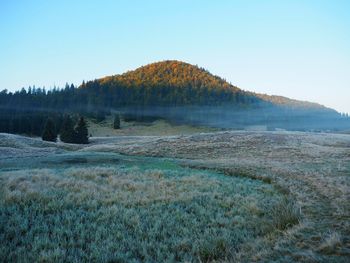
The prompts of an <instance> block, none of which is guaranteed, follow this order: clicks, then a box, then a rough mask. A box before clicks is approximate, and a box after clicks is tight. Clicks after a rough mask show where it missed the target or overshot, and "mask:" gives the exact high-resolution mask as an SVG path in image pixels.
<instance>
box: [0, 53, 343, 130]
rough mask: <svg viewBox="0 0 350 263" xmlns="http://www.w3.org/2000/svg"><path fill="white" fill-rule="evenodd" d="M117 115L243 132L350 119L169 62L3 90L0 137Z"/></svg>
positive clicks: (334, 126) (319, 126)
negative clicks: (66, 118) (76, 81)
mask: <svg viewBox="0 0 350 263" xmlns="http://www.w3.org/2000/svg"><path fill="white" fill-rule="evenodd" d="M111 112H118V113H119V114H121V115H122V117H123V119H124V120H132V121H145V120H148V121H149V120H157V119H165V120H167V121H169V122H170V123H172V124H174V123H175V124H181V125H182V124H186V125H187V124H190V125H201V126H210V127H215V128H235V129H245V128H246V127H247V126H256V125H258V126H259V127H265V128H266V129H270V128H271V129H275V128H282V129H288V130H323V131H324V130H349V129H350V120H349V118H347V117H345V116H341V115H340V114H339V113H338V112H336V111H335V110H332V109H329V108H326V107H324V106H321V105H319V104H316V103H310V102H303V101H298V100H292V99H289V98H286V97H281V96H269V95H265V94H257V93H253V92H249V91H245V90H242V89H240V88H238V87H236V86H234V85H232V84H230V83H228V82H227V81H226V80H224V79H222V78H220V77H218V76H215V75H213V74H211V73H210V72H208V71H207V70H205V69H203V68H200V67H198V66H194V65H191V64H188V63H185V62H181V61H175V60H167V61H162V62H156V63H152V64H149V65H146V66H143V67H140V68H137V69H136V70H132V71H128V72H126V73H124V74H119V75H114V76H107V77H104V78H100V79H95V80H92V81H88V82H86V83H85V82H83V83H82V85H80V87H78V88H77V87H75V86H74V85H68V84H67V85H66V87H65V88H64V89H52V90H49V91H46V90H45V89H44V88H35V87H33V88H31V87H29V88H28V90H25V89H24V88H23V89H22V90H21V91H17V92H15V93H11V92H10V93H8V92H7V90H4V91H2V92H0V132H9V133H23V134H31V135H41V132H42V128H43V125H44V124H45V121H46V119H47V117H48V116H50V118H52V119H54V120H55V123H56V127H57V130H59V127H60V126H61V123H62V119H63V115H64V114H66V113H69V114H71V115H76V116H77V115H85V116H87V117H90V118H95V119H97V120H103V119H104V118H105V116H106V115H109V114H110V113H111Z"/></svg>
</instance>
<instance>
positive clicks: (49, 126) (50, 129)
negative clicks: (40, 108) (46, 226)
mask: <svg viewBox="0 0 350 263" xmlns="http://www.w3.org/2000/svg"><path fill="white" fill-rule="evenodd" d="M41 138H42V139H43V140H44V141H49V142H56V141H57V133H56V127H55V123H54V122H53V120H52V119H50V118H48V119H47V121H46V123H45V127H44V131H43V134H42V136H41Z"/></svg>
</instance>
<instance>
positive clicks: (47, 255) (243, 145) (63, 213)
mask: <svg viewBox="0 0 350 263" xmlns="http://www.w3.org/2000/svg"><path fill="white" fill-rule="evenodd" d="M157 125H160V124H157ZM161 125H163V124H161ZM146 129H147V128H146ZM148 129H152V127H150V128H148ZM194 129H195V128H194ZM105 131H106V132H107V133H106V134H102V133H99V134H98V135H100V136H101V135H110V136H109V137H92V138H91V139H90V141H91V143H90V144H88V145H72V144H63V143H56V144H55V143H48V142H42V141H41V140H40V139H37V138H28V137H23V136H17V135H9V134H0V187H1V190H0V196H1V199H0V221H1V224H0V246H1V249H0V261H2V262H13V261H15V262H16V261H17V262H19V261H20V262H33V261H39V262H78V261H93V262H140V261H142V262H166V261H167V262H174V261H180V262H184V261H187V262H212V261H216V262H232V261H235V262H237V261H238V262H252V261H259V262H260V261H278V262H281V261H282V262H296V261H303V262H348V261H349V258H350V202H349V200H350V135H341V134H322V133H299V132H250V131H249V132H248V131H246V132H243V131H221V132H220V131H215V132H211V131H210V130H209V131H208V130H207V132H206V133H204V132H203V133H201V132H202V131H206V130H200V131H198V130H191V129H190V130H187V132H178V130H176V129H173V128H172V130H171V133H170V134H167V135H164V134H158V135H157V134H155V133H154V131H153V130H151V131H150V134H148V135H152V134H153V136H140V135H139V134H138V133H137V132H135V134H129V135H132V136H125V135H127V133H126V134H119V135H114V134H112V135H113V136H112V135H111V134H108V131H107V130H105ZM99 132H101V130H99ZM120 133H123V130H122V131H120ZM176 133H177V134H181V135H175V134H176ZM93 135H94V134H93ZM95 135H96V134H95Z"/></svg>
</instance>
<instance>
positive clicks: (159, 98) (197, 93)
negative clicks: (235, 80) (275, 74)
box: [83, 60, 330, 110]
mask: <svg viewBox="0 0 350 263" xmlns="http://www.w3.org/2000/svg"><path fill="white" fill-rule="evenodd" d="M83 86H85V87H89V86H94V87H95V88H96V87H97V86H100V87H104V89H105V90H106V89H108V92H111V93H112V94H109V95H113V93H114V95H116V94H117V95H118V96H119V97H123V96H124V95H125V94H128V96H129V98H124V101H128V103H129V104H130V102H132V101H134V102H135V100H138V103H139V104H141V105H142V104H143V105H148V104H152V105H154V104H155V105H169V104H171V105H193V104H200V105H203V104H215V105H218V104H223V103H233V104H244V105H245V106H252V104H254V105H259V104H263V105H266V104H267V105H275V106H287V107H293V108H310V109H316V110H330V109H327V108H326V107H324V106H322V105H319V104H317V103H310V102H306V101H298V100H293V99H289V98H286V97H282V96H270V95H266V94H258V93H253V92H248V91H244V90H241V89H240V88H238V87H236V86H234V85H232V84H230V83H228V82H227V81H226V80H224V79H222V78H220V77H218V76H215V75H213V74H211V73H210V72H208V71H207V70H205V69H203V68H200V67H198V66H194V65H191V64H188V63H185V62H181V61H176V60H167V61H162V62H156V63H152V64H148V65H146V66H142V67H139V68H137V69H136V70H132V71H128V72H126V73H124V74H121V75H114V76H108V77H104V78H101V79H98V80H95V81H93V82H88V83H86V84H85V85H83ZM121 90H122V91H121ZM132 93H138V94H137V99H135V98H134V99H131V101H130V96H131V97H133V96H134V95H135V94H132ZM117 104H119V103H118V102H117Z"/></svg>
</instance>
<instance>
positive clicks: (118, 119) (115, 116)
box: [113, 114, 120, 129]
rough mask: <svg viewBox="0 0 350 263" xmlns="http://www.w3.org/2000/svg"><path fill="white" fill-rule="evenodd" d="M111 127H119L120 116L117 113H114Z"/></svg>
mask: <svg viewBox="0 0 350 263" xmlns="http://www.w3.org/2000/svg"><path fill="white" fill-rule="evenodd" d="M113 128H114V129H120V116H119V114H116V115H114V121H113Z"/></svg>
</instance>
